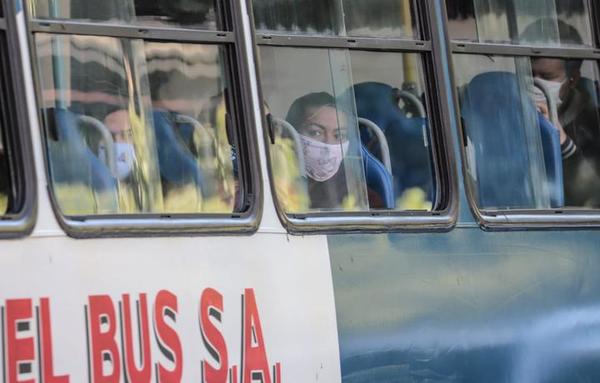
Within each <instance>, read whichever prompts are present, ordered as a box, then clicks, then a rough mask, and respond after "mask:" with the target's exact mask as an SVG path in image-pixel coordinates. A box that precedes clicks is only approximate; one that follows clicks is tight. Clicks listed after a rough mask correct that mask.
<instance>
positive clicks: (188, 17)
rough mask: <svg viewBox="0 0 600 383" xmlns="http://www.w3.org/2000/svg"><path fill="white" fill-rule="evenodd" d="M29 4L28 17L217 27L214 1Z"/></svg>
mask: <svg viewBox="0 0 600 383" xmlns="http://www.w3.org/2000/svg"><path fill="white" fill-rule="evenodd" d="M31 4H32V5H31V7H32V16H33V17H34V18H40V19H75V20H82V21H110V22H116V23H127V24H130V23H138V24H147V25H154V26H184V27H195V28H201V29H217V18H216V16H215V12H216V7H215V0H195V1H189V0H156V1H145V0H101V1H88V0H37V1H33V2H32V3H31Z"/></svg>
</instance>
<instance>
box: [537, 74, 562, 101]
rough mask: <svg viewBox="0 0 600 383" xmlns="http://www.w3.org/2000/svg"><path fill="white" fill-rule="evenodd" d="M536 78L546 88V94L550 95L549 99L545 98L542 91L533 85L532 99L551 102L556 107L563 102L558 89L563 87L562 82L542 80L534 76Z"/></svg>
mask: <svg viewBox="0 0 600 383" xmlns="http://www.w3.org/2000/svg"><path fill="white" fill-rule="evenodd" d="M536 80H537V81H539V82H540V83H541V84H542V85H544V86H545V87H546V89H548V95H549V96H550V100H546V97H545V96H544V94H543V92H542V91H540V90H539V89H538V88H537V87H534V89H535V91H534V94H535V96H534V100H535V101H541V102H548V101H549V102H553V103H554V104H555V105H556V107H557V108H558V107H560V106H561V105H562V103H563V100H561V99H560V89H561V88H562V87H563V85H564V82H559V81H551V80H544V79H541V78H536ZM540 94H541V96H540ZM538 98H539V99H538ZM542 98H543V99H542Z"/></svg>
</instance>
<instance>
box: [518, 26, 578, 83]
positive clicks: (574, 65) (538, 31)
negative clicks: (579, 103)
mask: <svg viewBox="0 0 600 383" xmlns="http://www.w3.org/2000/svg"><path fill="white" fill-rule="evenodd" d="M554 28H558V40H559V41H558V42H559V43H560V45H567V46H569V45H570V46H574V45H575V46H581V45H583V38H582V37H581V35H580V34H579V32H578V31H577V29H576V28H575V27H573V26H572V25H570V24H568V23H565V22H564V21H562V20H560V19H553V18H550V17H547V18H543V19H538V20H537V21H534V22H533V23H531V24H529V25H528V26H527V28H525V30H524V31H523V33H521V36H520V40H524V41H533V42H535V40H536V39H540V37H541V36H546V35H547V34H548V32H547V31H551V30H552V29H554ZM582 64H583V61H582V60H565V66H566V71H567V76H569V77H571V76H572V75H573V74H574V73H575V72H577V71H578V70H579V69H581V65H582Z"/></svg>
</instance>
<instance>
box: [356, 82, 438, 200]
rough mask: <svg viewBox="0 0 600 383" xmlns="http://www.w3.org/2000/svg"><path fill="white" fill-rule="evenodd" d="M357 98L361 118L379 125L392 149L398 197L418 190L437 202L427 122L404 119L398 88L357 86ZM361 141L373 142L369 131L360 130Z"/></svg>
mask: <svg viewBox="0 0 600 383" xmlns="http://www.w3.org/2000/svg"><path fill="white" fill-rule="evenodd" d="M354 96H355V99H356V109H357V114H358V117H359V118H365V119H368V120H370V121H372V122H374V123H375V124H376V125H377V126H379V127H380V128H381V129H382V130H383V132H384V134H385V137H386V139H387V142H388V145H389V147H390V148H391V151H390V160H391V166H392V175H393V184H394V191H395V195H396V197H399V196H401V195H402V193H403V192H404V191H405V190H406V189H409V188H414V187H418V188H421V189H422V190H423V191H425V193H426V195H427V196H428V197H429V198H430V199H431V200H434V199H435V189H434V185H433V169H432V162H431V158H430V154H429V149H428V147H427V146H428V143H427V142H426V140H427V136H426V133H425V131H426V127H427V119H426V118H424V117H410V118H409V117H407V116H405V115H404V113H403V112H402V110H401V109H400V108H399V107H398V100H397V95H396V92H395V89H394V88H393V87H391V86H390V85H387V84H383V83H378V82H365V83H360V84H357V85H355V86H354ZM361 140H362V141H363V143H364V144H365V145H368V143H369V142H370V141H371V137H370V136H369V132H368V131H367V130H365V129H361ZM369 149H371V148H370V147H369ZM374 154H375V155H376V156H378V155H379V154H378V153H374Z"/></svg>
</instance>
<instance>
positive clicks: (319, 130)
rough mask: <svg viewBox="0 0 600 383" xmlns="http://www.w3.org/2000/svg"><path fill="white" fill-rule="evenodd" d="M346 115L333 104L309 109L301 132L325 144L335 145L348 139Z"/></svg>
mask: <svg viewBox="0 0 600 383" xmlns="http://www.w3.org/2000/svg"><path fill="white" fill-rule="evenodd" d="M347 123H348V121H347V118H346V115H345V114H344V113H342V112H340V113H338V111H337V110H336V109H335V108H334V107H332V106H323V107H321V108H315V109H309V110H308V112H307V118H306V120H305V121H304V124H302V126H301V127H300V134H302V135H303V136H306V137H308V138H311V139H313V140H315V141H319V142H322V143H324V144H329V145H335V144H340V143H344V142H346V141H348V127H347Z"/></svg>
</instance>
